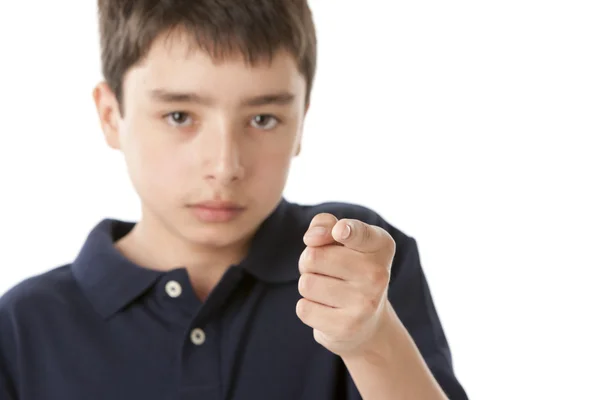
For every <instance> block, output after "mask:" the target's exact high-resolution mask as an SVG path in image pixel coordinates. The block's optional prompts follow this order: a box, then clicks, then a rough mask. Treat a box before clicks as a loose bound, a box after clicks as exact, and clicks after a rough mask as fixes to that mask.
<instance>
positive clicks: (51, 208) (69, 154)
mask: <svg viewBox="0 0 600 400" xmlns="http://www.w3.org/2000/svg"><path fill="white" fill-rule="evenodd" d="M95 4H96V2H95V1H85V2H84V1H74V0H71V1H41V0H40V1H37V2H36V1H33V2H32V1H28V2H14V1H13V2H7V1H3V2H2V3H1V5H0V61H1V62H0V89H1V91H0V115H1V117H2V119H1V122H0V133H1V135H0V185H1V186H0V194H1V195H0V217H1V224H0V239H1V241H0V254H1V256H2V261H1V264H0V293H2V292H4V291H5V290H7V289H8V288H9V287H11V286H13V285H14V284H16V283H18V282H19V281H21V280H22V279H24V278H26V277H28V276H31V275H34V274H37V273H40V272H43V271H46V270H48V269H50V268H53V267H55V266H58V265H60V264H62V263H66V262H69V261H70V260H71V259H72V258H73V257H74V256H75V255H76V253H77V251H78V250H79V247H80V246H81V244H82V243H83V240H84V239H85V236H86V235H87V233H88V232H89V230H90V229H91V228H92V227H93V226H94V225H95V224H96V223H97V222H98V221H99V220H100V219H102V218H104V217H107V216H109V217H119V218H125V219H132V218H136V217H137V215H138V204H137V199H136V197H135V193H133V192H132V189H131V188H130V187H129V181H128V178H127V176H126V173H125V170H124V168H123V163H122V160H121V157H120V155H119V153H117V152H114V151H111V150H109V149H108V148H107V147H106V146H105V144H104V142H103V139H102V136H101V132H100V130H99V128H98V125H97V120H96V115H95V110H94V106H93V103H92V98H91V91H92V87H93V85H94V84H95V83H96V81H97V80H98V79H99V78H100V73H99V60H98V58H99V51H98V37H97V33H96V20H95ZM599 4H600V3H598V2H597V1H577V0H568V1H567V0H563V1H548V0H545V1H533V0H503V1H465V0H458V1H452V2H448V1H427V0H422V1H410V2H398V1H391V0H378V1H376V0H370V1H368V2H365V1H349V0H335V1H332V0H320V1H313V2H312V5H313V10H314V14H315V19H316V24H317V29H318V35H319V66H318V73H317V80H316V86H315V90H314V96H313V102H312V108H311V111H310V113H309V116H308V120H307V125H306V128H305V129H306V133H305V143H304V147H303V154H302V155H301V157H300V158H298V159H296V160H295V161H294V165H293V170H292V173H291V177H290V181H289V184H288V187H287V189H286V193H285V195H286V196H287V197H288V198H289V199H290V200H292V201H297V202H307V203H314V202H321V201H332V200H337V201H349V202H354V203H359V204H363V205H367V206H369V207H371V208H373V209H375V210H376V211H378V212H380V213H381V214H382V215H383V216H384V217H386V218H387V219H388V220H389V221H390V222H392V223H393V224H394V225H395V226H397V227H398V228H400V229H401V230H403V231H404V232H406V233H408V234H410V235H412V236H414V237H415V238H416V239H417V241H418V244H419V249H420V252H421V257H422V262H423V267H424V269H425V272H426V274H427V276H428V279H429V281H430V285H431V288H432V291H433V295H434V299H435V301H436V304H437V307H438V311H439V313H440V316H441V318H442V322H443V324H444V327H445V329H446V333H447V335H448V339H449V340H450V344H451V347H452V351H453V354H454V361H455V368H456V373H457V375H458V377H459V378H460V380H461V382H462V383H463V384H464V386H465V387H466V389H467V391H468V393H469V395H470V397H471V398H473V399H489V400H493V399H498V400H500V399H502V400H505V399H526V400H530V399H600V388H598V386H597V383H596V382H597V375H598V373H600V367H599V366H598V359H599V357H600V349H599V344H598V343H599V341H600V328H599V327H598V320H599V315H600V311H599V310H598V309H599V306H600V295H599V294H598V290H597V287H598V283H599V279H598V278H599V273H598V269H599V268H600V254H599V253H600V177H599V175H600V140H599V139H600V23H599V21H600V5H599Z"/></svg>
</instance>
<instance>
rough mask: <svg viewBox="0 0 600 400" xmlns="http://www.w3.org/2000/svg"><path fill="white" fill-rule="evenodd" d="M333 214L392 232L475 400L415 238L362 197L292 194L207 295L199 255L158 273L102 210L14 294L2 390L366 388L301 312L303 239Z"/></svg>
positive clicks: (225, 394)
mask: <svg viewBox="0 0 600 400" xmlns="http://www.w3.org/2000/svg"><path fill="white" fill-rule="evenodd" d="M321 212H327V213H331V214H333V215H335V216H336V217H338V218H356V219H359V220H362V221H364V222H366V223H370V224H375V225H379V226H381V227H383V228H384V229H387V230H388V232H390V234H391V235H392V236H393V238H394V240H395V241H396V246H397V250H396V255H395V258H394V263H393V267H392V278H391V282H390V290H389V297H390V301H391V303H392V304H393V306H394V308H395V310H396V312H397V313H398V315H399V317H400V318H401V320H402V321H403V323H404V325H405V326H406V328H407V329H408V331H409V332H410V333H411V335H412V337H413V338H414V340H415V342H416V344H417V346H418V348H419V350H420V351H421V354H422V355H423V357H424V358H425V360H426V362H427V364H428V366H429V368H430V369H431V371H432V372H433V375H434V376H435V378H436V379H437V380H438V382H439V383H440V384H441V386H442V387H443V389H444V390H445V391H446V393H447V394H448V396H449V397H450V399H466V398H467V396H466V394H465V392H464V390H463V388H462V387H461V385H460V384H459V382H458V380H457V378H456V377H455V374H454V372H453V367H452V360H451V354H450V350H449V346H448V343H447V340H446V337H445V335H444V332H443V329H442V326H441V324H440V320H439V318H438V315H437V313H436V310H435V307H434V304H433V302H432V297H431V294H430V292H429V289H428V286H427V282H426V279H425V276H424V274H423V271H422V268H421V265H420V261H419V254H418V250H417V245H416V242H415V240H414V239H413V238H411V237H409V236H407V235H406V234H404V233H402V232H401V231H399V230H398V229H397V228H395V227H393V226H391V225H390V224H389V223H387V222H386V221H385V220H383V219H382V218H381V216H379V215H378V214H377V213H375V212H374V211H372V210H370V209H368V208H365V207H362V206H358V205H352V204H347V203H332V202H331V203H322V204H318V205H311V206H308V205H299V204H295V203H291V202H288V201H287V200H286V199H284V198H282V200H281V202H280V203H279V205H278V206H277V208H276V209H275V211H274V212H273V213H272V214H271V215H270V216H269V217H268V218H267V219H266V220H265V221H264V222H263V223H262V224H261V226H260V228H259V230H258V232H257V234H256V236H255V237H254V239H253V242H252V245H251V247H250V250H249V253H248V255H247V257H246V258H245V259H244V260H243V261H242V262H241V263H240V264H238V265H233V266H231V267H230V268H229V269H228V270H227V271H226V273H225V275H224V276H223V277H222V279H221V280H220V281H219V283H218V284H217V286H216V287H215V288H214V290H213V291H212V292H211V293H210V295H209V296H208V297H207V299H206V300H205V301H204V302H202V301H200V300H199V299H198V298H197V297H196V295H195V294H194V291H193V289H192V286H191V284H190V280H189V279H188V275H187V272H186V269H185V266H183V265H182V266H173V267H172V268H171V269H170V270H169V271H168V272H159V271H154V270H150V269H146V268H142V267H141V266H138V265H136V264H134V263H132V262H131V261H129V260H128V259H126V258H125V257H124V256H123V255H122V254H121V253H120V252H119V251H118V250H117V249H116V247H115V246H114V243H115V241H117V240H118V239H119V238H121V237H123V236H124V235H125V234H127V233H128V232H129V231H130V230H131V229H132V228H133V226H134V225H133V223H129V222H124V221H118V220H112V219H106V220H104V221H101V222H100V223H99V224H98V225H97V226H96V227H95V228H94V229H93V230H92V231H91V233H90V234H89V236H88V238H87V240H86V241H85V244H84V245H83V247H82V249H81V251H80V253H79V254H78V255H77V257H76V258H75V259H74V261H73V263H71V264H69V265H64V266H61V267H58V268H55V269H52V270H49V271H47V272H45V273H43V274H39V275H37V276H34V277H31V278H28V279H26V280H24V281H22V282H20V283H19V284H18V285H16V286H15V287H13V288H12V289H10V290H9V291H8V292H7V293H5V294H4V295H3V296H2V297H1V298H0V399H2V400H17V399H19V400H57V399H65V400H71V399H72V400H75V399H77V400H79V399H86V400H95V399H97V400H100V399H102V400H106V399H111V400H119V399H123V400H131V399H144V400H165V399H181V400H187V399H190V400H191V399H194V400H213V399H214V400H216V399H232V400H238V399H260V400H288V399H298V400H327V399H336V400H337V399H348V400H350V399H352V400H355V399H360V395H359V393H358V391H357V389H356V387H355V385H354V383H353V381H352V379H351V377H350V375H349V374H348V371H347V370H346V368H345V366H344V363H343V361H342V359H341V358H340V357H338V356H336V355H334V354H333V353H331V352H329V351H328V350H326V349H325V348H324V347H322V346H321V345H320V344H318V343H317V342H316V341H315V340H314V338H313V332H312V329H311V328H310V327H308V326H306V325H305V324H303V323H302V322H301V321H300V320H299V318H298V317H297V316H296V302H297V301H298V300H299V299H300V294H299V293H298V286H297V284H298V278H299V271H298V259H299V257H300V253H301V252H302V251H303V249H304V243H303V239H302V238H303V236H304V233H305V232H306V230H307V228H308V225H309V223H310V221H311V219H312V218H313V217H314V216H315V215H316V214H318V213H321ZM50 240H52V239H50Z"/></svg>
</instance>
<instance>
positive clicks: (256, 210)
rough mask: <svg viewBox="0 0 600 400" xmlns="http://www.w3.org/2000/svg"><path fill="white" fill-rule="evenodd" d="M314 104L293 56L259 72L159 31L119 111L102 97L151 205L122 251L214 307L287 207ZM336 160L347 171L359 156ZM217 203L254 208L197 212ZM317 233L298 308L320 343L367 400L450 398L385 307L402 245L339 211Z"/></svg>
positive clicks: (98, 96) (127, 83)
mask: <svg viewBox="0 0 600 400" xmlns="http://www.w3.org/2000/svg"><path fill="white" fill-rule="evenodd" d="M273 95H275V97H272V96H273ZM196 97H198V98H196ZM249 99H254V100H255V101H252V102H251V103H254V104H252V105H249V104H246V103H249ZM305 99H306V81H305V80H304V78H303V76H302V75H301V73H300V72H299V70H298V68H297V65H296V62H295V60H294V59H293V57H292V56H291V55H290V54H288V53H287V52H285V51H280V52H279V53H277V54H276V56H275V57H274V59H273V61H272V63H270V64H268V63H262V64H260V65H257V66H254V67H250V66H249V65H247V64H246V63H244V60H243V58H242V57H241V55H230V56H227V57H226V58H225V59H224V60H222V61H218V62H217V61H216V60H214V59H212V58H211V57H210V56H209V55H208V54H207V53H205V52H203V51H201V50H197V49H196V48H195V47H194V45H193V44H192V42H191V41H189V40H188V38H187V37H186V35H185V34H183V33H182V34H180V35H171V36H169V37H168V38H166V37H165V36H162V37H159V38H158V39H157V40H156V41H155V42H154V44H153V46H152V48H151V50H150V52H149V54H148V56H147V57H146V58H145V59H144V60H142V62H141V63H139V64H138V65H136V66H134V67H132V68H131V69H130V70H129V71H128V72H127V73H126V75H125V77H124V81H123V99H122V104H121V105H122V108H121V110H120V109H119V104H118V101H117V99H116V98H115V96H114V95H113V93H112V92H111V90H110V89H109V88H108V86H107V85H106V84H105V83H100V84H99V85H98V86H97V87H96V88H95V90H94V100H95V103H96V107H97V110H98V115H99V118H100V123H101V126H102V129H103V131H104V134H105V137H106V141H107V143H108V145H109V146H110V147H112V148H114V149H118V150H120V151H121V152H122V153H123V155H124V157H125V161H126V165H127V168H128V171H129V174H130V177H131V180H132V183H133V185H134V187H135V189H136V191H137V193H138V194H139V196H140V199H141V205H142V217H141V218H140V220H139V222H138V223H137V224H136V225H135V228H134V229H133V230H132V231H131V233H130V234H128V235H126V236H125V237H124V238H123V239H121V240H120V241H119V242H117V243H116V246H117V248H118V249H119V250H120V251H121V252H122V253H123V254H124V255H125V256H126V257H128V258H129V259H131V260H132V261H134V262H135V263H137V264H139V265H144V266H146V267H148V268H152V269H157V270H160V269H165V268H167V266H173V265H185V266H186V268H187V270H188V273H189V276H190V280H191V282H192V285H193V287H194V289H195V292H196V294H197V296H198V297H199V298H200V299H205V298H206V297H207V296H208V294H209V293H210V291H211V289H212V288H213V287H214V286H215V285H216V284H217V282H218V281H219V279H220V278H221V276H222V275H223V273H224V272H225V270H226V269H227V268H228V267H229V266H230V265H233V264H237V263H239V262H240V261H241V260H242V259H243V258H244V257H245V255H246V254H247V251H248V249H249V246H250V242H251V239H252V236H253V234H254V233H255V232H256V230H257V229H258V227H259V225H260V223H261V222H262V221H263V220H264V219H265V218H267V216H268V215H269V214H270V213H271V212H272V211H273V210H274V209H275V207H276V206H277V204H278V202H279V200H280V199H281V195H282V192H283V190H284V187H285V184H286V180H287V177H288V171H289V168H290V164H291V161H292V159H293V157H295V156H297V155H298V154H299V153H300V147H301V139H302V128H303V121H304V117H305V115H306V112H307V110H308V104H306V102H305ZM121 111H122V112H121ZM339 159H340V166H339V169H340V170H342V169H343V164H341V162H342V161H346V162H352V159H353V157H346V156H343V155H340V156H339ZM206 201H228V202H234V203H236V204H238V205H239V206H241V207H243V211H241V212H239V213H236V214H235V215H234V216H233V217H232V218H231V219H228V220H227V221H220V222H215V221H208V220H207V217H206V214H205V211H204V214H202V216H200V215H199V214H200V211H199V209H198V208H197V207H193V206H194V205H197V204H199V203H203V202H206ZM347 225H349V226H350V228H351V229H350V230H349V231H348V230H347V228H346V227H347ZM315 227H321V228H323V229H321V230H320V234H319V230H317V234H316V235H313V233H314V231H313V229H309V231H308V232H307V235H306V236H305V238H304V241H305V244H306V246H307V248H306V250H305V251H304V253H303V254H302V256H301V257H300V259H299V261H298V264H299V265H298V267H299V269H300V272H301V278H300V281H299V287H298V289H299V291H300V294H301V295H302V297H303V298H302V299H301V300H300V301H299V302H298V305H297V308H296V310H295V311H296V313H297V315H298V317H299V318H300V319H301V320H302V321H303V322H304V323H305V324H307V325H309V326H310V327H312V328H313V330H314V337H315V340H316V341H317V342H318V343H320V344H321V345H323V346H324V347H325V348H327V349H328V350H330V351H332V352H333V353H335V354H338V355H339V356H340V357H341V358H342V359H343V360H344V362H345V364H346V366H347V367H348V370H349V371H350V374H351V375H352V377H353V380H354V381H355V384H356V386H357V388H358V389H359V391H360V393H361V395H362V397H363V398H364V399H367V400H369V399H404V398H406V399H415V398H418V399H445V398H446V397H445V395H444V394H443V392H442V390H441V389H440V388H439V385H438V384H437V383H436V381H435V379H434V378H433V376H432V375H431V373H430V371H429V370H428V368H427V366H426V364H425V362H424V361H423V359H422V357H421V355H420V354H419V352H418V350H417V348H416V346H415V344H414V342H413V341H412V339H411V337H410V335H409V334H408V333H407V331H406V329H405V328H404V326H403V325H402V323H401V321H400V320H399V318H398V317H397V315H396V313H395V311H394V310H393V308H392V306H391V305H390V303H389V301H388V299H387V286H388V282H389V278H390V266H391V262H392V258H393V256H394V252H395V243H394V240H393V239H392V237H391V236H390V235H389V234H388V233H387V232H386V231H385V230H383V229H381V228H379V227H377V226H372V225H367V224H364V223H362V222H361V221H357V220H340V221H338V220H337V219H336V218H335V217H334V216H333V215H331V214H319V215H317V216H315V218H314V219H313V221H312V224H311V228H315ZM344 232H347V233H349V236H348V237H345V236H344ZM293 311H294V310H290V312H293Z"/></svg>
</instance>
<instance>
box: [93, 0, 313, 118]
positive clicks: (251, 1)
mask: <svg viewBox="0 0 600 400" xmlns="http://www.w3.org/2000/svg"><path fill="white" fill-rule="evenodd" d="M307 1H308V0H98V18H99V27H100V45H101V61H102V73H103V75H104V79H106V81H107V83H108V85H109V87H110V88H111V90H112V91H113V92H114V93H115V95H116V97H117V99H118V101H119V104H120V105H121V111H123V109H122V97H123V86H122V85H123V77H124V75H125V73H126V72H127V70H128V69H129V68H131V67H132V66H134V65H135V64H137V63H138V62H140V61H141V60H142V59H143V58H144V57H145V56H146V55H147V53H148V51H149V50H150V47H151V46H152V43H153V42H154V40H155V39H156V38H157V36H159V35H161V34H164V33H166V34H171V33H175V32H184V33H186V34H189V35H190V37H192V38H193V39H195V44H196V45H197V46H198V48H199V49H201V50H204V51H206V52H208V53H209V54H210V55H211V57H213V58H215V59H219V60H222V59H224V58H225V57H227V56H229V55H231V54H234V53H235V52H238V53H241V54H242V55H243V57H244V59H245V61H246V62H247V63H248V64H250V65H255V64H256V63H257V62H259V61H270V60H271V59H272V57H273V56H274V54H275V53H276V52H277V51H278V50H281V49H283V50H287V51H288V52H290V54H292V56H293V57H294V58H295V60H296V62H297V65H298V69H299V71H300V73H301V74H302V75H303V76H304V78H305V79H306V82H307V92H306V102H307V103H308V101H309V98H310V92H311V89H312V84H313V80H314V75H315V69H316V58H317V57H316V34H315V27H314V22H313V18H312V13H311V10H310V7H309V6H308V3H307Z"/></svg>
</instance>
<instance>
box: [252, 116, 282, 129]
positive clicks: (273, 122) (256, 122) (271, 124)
mask: <svg viewBox="0 0 600 400" xmlns="http://www.w3.org/2000/svg"><path fill="white" fill-rule="evenodd" d="M278 123H279V120H278V119H277V118H275V117H274V116H273V115H269V114H259V115H255V116H254V117H252V121H251V122H250V124H251V125H252V126H253V127H255V128H258V129H263V130H269V129H273V128H275V127H276V126H277V124H278Z"/></svg>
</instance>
